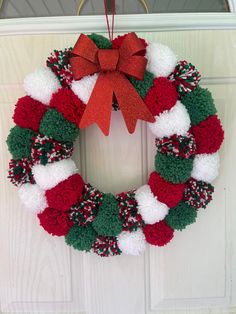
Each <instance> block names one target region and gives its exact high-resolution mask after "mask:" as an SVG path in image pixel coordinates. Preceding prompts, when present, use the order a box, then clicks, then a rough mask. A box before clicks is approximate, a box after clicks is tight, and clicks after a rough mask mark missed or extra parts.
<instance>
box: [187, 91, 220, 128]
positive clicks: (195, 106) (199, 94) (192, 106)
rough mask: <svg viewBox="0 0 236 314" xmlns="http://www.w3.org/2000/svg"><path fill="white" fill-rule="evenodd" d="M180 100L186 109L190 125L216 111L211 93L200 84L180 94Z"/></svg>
mask: <svg viewBox="0 0 236 314" xmlns="http://www.w3.org/2000/svg"><path fill="white" fill-rule="evenodd" d="M181 102H182V104H184V106H185V107H186V108H187V110H188V113H189V115H190V119H191V123H192V125H196V124H198V123H200V122H201V121H203V120H205V119H206V118H208V117H209V116H211V115H214V114H215V113H216V108H215V104H214V100H213V98H212V96H211V93H210V92H209V90H208V89H206V88H201V87H200V86H198V87H197V88H196V89H195V90H194V91H192V92H191V93H187V94H185V95H184V96H182V97H181Z"/></svg>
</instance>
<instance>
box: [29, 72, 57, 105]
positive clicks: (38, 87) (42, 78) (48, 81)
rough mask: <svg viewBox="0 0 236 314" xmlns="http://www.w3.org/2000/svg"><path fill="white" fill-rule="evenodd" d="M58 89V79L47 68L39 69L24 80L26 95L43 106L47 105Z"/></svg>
mask: <svg viewBox="0 0 236 314" xmlns="http://www.w3.org/2000/svg"><path fill="white" fill-rule="evenodd" d="M60 87H61V85H60V83H59V80H58V78H57V77H56V75H55V74H54V73H53V72H52V71H51V70H50V69H49V68H40V69H38V70H36V71H34V72H33V73H30V74H29V75H27V76H26V78H25V79H24V89H25V91H26V93H27V94H28V95H29V96H31V97H32V98H34V99H36V100H38V101H41V102H42V103H43V104H49V102H50V99H51V97H52V94H53V93H55V92H56V91H57V90H58V89H59V88H60Z"/></svg>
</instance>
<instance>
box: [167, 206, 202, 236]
mask: <svg viewBox="0 0 236 314" xmlns="http://www.w3.org/2000/svg"><path fill="white" fill-rule="evenodd" d="M196 217H197V211H196V209H195V208H193V207H192V206H190V205H188V204H186V203H184V202H181V203H179V204H178V205H177V206H176V207H173V208H171V209H170V211H169V214H168V215H167V216H166V218H165V221H166V222H167V224H168V225H169V226H170V227H171V228H172V229H176V230H183V229H185V228H186V227H187V226H188V225H190V224H192V223H194V222H195V221H196Z"/></svg>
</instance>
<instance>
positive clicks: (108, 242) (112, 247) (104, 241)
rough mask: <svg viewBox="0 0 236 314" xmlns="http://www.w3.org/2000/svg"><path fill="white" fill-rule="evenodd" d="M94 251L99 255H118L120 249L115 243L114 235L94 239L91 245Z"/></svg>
mask: <svg viewBox="0 0 236 314" xmlns="http://www.w3.org/2000/svg"><path fill="white" fill-rule="evenodd" d="M92 250H93V251H94V253H96V254H98V255H99V256H101V257H108V256H114V255H120V254H121V250H120V249H119V247H118V245H117V238H116V237H103V236H99V237H97V239H96V241H95V242H94V244H93V246H92Z"/></svg>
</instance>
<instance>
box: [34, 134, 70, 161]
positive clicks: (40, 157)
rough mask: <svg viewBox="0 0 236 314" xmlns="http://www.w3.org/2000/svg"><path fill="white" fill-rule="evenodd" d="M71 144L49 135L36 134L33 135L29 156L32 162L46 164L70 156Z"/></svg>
mask: <svg viewBox="0 0 236 314" xmlns="http://www.w3.org/2000/svg"><path fill="white" fill-rule="evenodd" d="M72 153H73V145H72V144H70V143H67V144H62V143H60V142H58V141H56V140H54V139H53V138H51V137H48V136H44V135H42V134H38V135H37V136H35V137H33V140H32V146H31V158H32V159H33V161H34V164H37V163H39V164H41V165H46V164H47V163H52V162H55V161H60V160H62V159H67V158H70V157H71V156H72Z"/></svg>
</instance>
